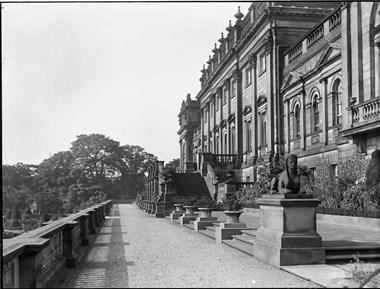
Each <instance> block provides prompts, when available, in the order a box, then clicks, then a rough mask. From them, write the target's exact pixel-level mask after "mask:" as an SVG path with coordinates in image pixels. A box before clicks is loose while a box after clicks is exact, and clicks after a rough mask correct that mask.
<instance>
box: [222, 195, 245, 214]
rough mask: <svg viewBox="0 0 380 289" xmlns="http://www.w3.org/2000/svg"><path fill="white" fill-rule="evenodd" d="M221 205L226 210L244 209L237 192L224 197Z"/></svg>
mask: <svg viewBox="0 0 380 289" xmlns="http://www.w3.org/2000/svg"><path fill="white" fill-rule="evenodd" d="M220 207H221V208H222V209H223V210H224V211H240V210H241V209H243V204H242V203H241V201H240V200H239V198H238V195H237V194H232V195H228V196H227V197H226V198H224V199H223V201H222V203H221V204H220Z"/></svg>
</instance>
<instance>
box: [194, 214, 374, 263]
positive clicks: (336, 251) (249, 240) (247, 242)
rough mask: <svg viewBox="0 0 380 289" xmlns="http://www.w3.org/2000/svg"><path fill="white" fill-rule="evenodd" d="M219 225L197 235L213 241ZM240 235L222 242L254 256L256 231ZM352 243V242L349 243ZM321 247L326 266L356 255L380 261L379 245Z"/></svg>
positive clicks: (339, 243)
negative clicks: (323, 248) (324, 255)
mask: <svg viewBox="0 0 380 289" xmlns="http://www.w3.org/2000/svg"><path fill="white" fill-rule="evenodd" d="M219 223H220V222H218V223H214V224H213V226H208V227H206V230H201V231H199V233H201V234H203V235H205V236H207V237H209V238H212V239H215V227H216V226H219ZM241 232H242V234H241V235H232V240H224V241H223V244H226V245H228V246H230V247H232V248H234V249H237V250H239V251H241V252H243V253H246V254H248V255H250V256H254V252H253V247H254V239H255V238H256V229H247V230H242V231H241ZM350 243H354V242H350ZM323 247H325V250H326V264H334V263H345V262H347V263H348V262H350V261H352V260H353V255H354V254H356V253H358V254H359V259H360V260H361V261H379V260H380V245H378V244H360V243H359V244H358V243H356V244H346V243H342V241H340V242H335V241H325V242H323Z"/></svg>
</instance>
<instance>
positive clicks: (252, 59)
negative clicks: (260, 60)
mask: <svg viewBox="0 0 380 289" xmlns="http://www.w3.org/2000/svg"><path fill="white" fill-rule="evenodd" d="M248 59H249V65H250V66H251V68H254V69H256V64H257V55H256V53H253V52H252V53H251V54H250V55H249V56H248Z"/></svg>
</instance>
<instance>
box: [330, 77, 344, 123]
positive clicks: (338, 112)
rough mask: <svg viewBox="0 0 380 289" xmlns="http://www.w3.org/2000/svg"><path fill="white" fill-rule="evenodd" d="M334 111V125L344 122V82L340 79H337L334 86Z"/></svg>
mask: <svg viewBox="0 0 380 289" xmlns="http://www.w3.org/2000/svg"><path fill="white" fill-rule="evenodd" d="M332 111H333V125H339V124H341V123H342V120H341V119H342V83H341V81H340V79H337V80H335V82H334V84H333V88H332Z"/></svg>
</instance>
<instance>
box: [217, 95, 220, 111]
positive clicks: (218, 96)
mask: <svg viewBox="0 0 380 289" xmlns="http://www.w3.org/2000/svg"><path fill="white" fill-rule="evenodd" d="M219 107H220V95H219V94H217V95H216V110H217V111H218V110H219Z"/></svg>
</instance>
